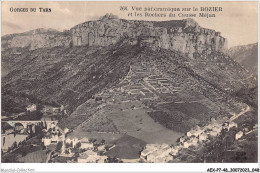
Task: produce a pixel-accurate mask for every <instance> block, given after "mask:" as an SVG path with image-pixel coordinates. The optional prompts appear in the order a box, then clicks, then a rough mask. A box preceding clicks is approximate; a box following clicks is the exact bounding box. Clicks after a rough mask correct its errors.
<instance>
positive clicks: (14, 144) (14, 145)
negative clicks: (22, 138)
mask: <svg viewBox="0 0 260 173" xmlns="http://www.w3.org/2000/svg"><path fill="white" fill-rule="evenodd" d="M13 147H14V149H15V148H17V142H16V141H14V143H13Z"/></svg>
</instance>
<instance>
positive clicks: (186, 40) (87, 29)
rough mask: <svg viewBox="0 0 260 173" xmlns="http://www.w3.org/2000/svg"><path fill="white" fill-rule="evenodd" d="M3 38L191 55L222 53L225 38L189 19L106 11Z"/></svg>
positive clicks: (11, 43) (15, 43)
mask: <svg viewBox="0 0 260 173" xmlns="http://www.w3.org/2000/svg"><path fill="white" fill-rule="evenodd" d="M10 38H11V39H3V43H2V46H3V45H4V48H10V47H28V46H29V47H30V49H37V48H41V47H54V46H69V45H70V44H72V45H73V46H81V45H87V46H109V45H113V44H115V43H117V42H119V41H122V40H123V41H126V42H128V43H129V44H132V45H140V46H150V47H153V48H154V49H157V48H163V49H170V50H177V51H180V52H182V53H185V54H187V55H190V56H192V55H193V54H194V53H196V52H197V53H211V52H214V51H216V52H226V51H227V40H226V38H224V37H222V36H221V35H220V33H219V32H216V31H214V30H211V29H206V28H202V27H200V26H199V25H198V23H197V22H195V21H194V20H193V19H184V20H173V21H161V22H152V21H134V20H124V19H119V18H118V17H116V16H114V15H112V14H107V15H105V16H103V17H101V18H100V19H99V20H97V21H88V22H85V23H82V24H79V25H77V26H75V27H73V28H71V30H70V31H66V33H65V32H57V31H51V32H50V31H49V30H47V31H46V30H44V31H41V32H35V33H33V34H18V35H14V36H12V37H10Z"/></svg>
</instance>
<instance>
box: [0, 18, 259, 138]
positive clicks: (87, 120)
mask: <svg viewBox="0 0 260 173" xmlns="http://www.w3.org/2000/svg"><path fill="white" fill-rule="evenodd" d="M36 38H37V39H36ZM38 38H39V39H38ZM3 40H5V42H4V43H3V44H2V47H4V49H3V51H2V65H3V66H4V67H5V68H6V69H7V70H5V71H6V74H5V75H4V76H3V77H2V93H1V94H2V103H4V104H3V105H2V115H3V116H7V117H8V116H10V115H12V114H17V113H20V112H21V111H22V110H24V109H25V107H26V106H27V105H28V104H33V103H37V104H49V105H57V106H60V105H64V106H65V110H66V111H67V116H69V117H67V118H66V119H63V120H62V121H60V126H62V127H68V128H70V129H74V130H75V131H77V132H78V134H80V133H81V134H82V132H84V133H87V132H91V131H96V132H109V133H128V135H130V136H133V137H135V138H139V139H140V138H141V139H142V138H145V137H146V138H145V142H154V140H155V138H153V139H151V138H149V133H153V134H154V135H157V137H158V138H157V139H160V133H161V132H162V131H163V132H164V133H165V134H167V135H168V137H167V138H165V139H164V140H166V142H168V143H171V142H172V141H176V138H177V136H178V135H180V134H179V133H180V132H182V133H183V132H186V131H187V130H189V129H191V128H192V127H193V126H195V125H196V124H205V123H206V122H208V121H209V119H210V118H211V117H215V118H218V117H223V116H227V117H230V116H231V115H232V114H236V113H239V112H241V110H242V109H244V108H245V107H247V104H250V101H252V98H250V97H246V96H244V95H247V94H246V93H247V92H249V91H250V90H252V91H254V89H253V88H255V87H256V86H257V81H256V79H255V78H254V77H253V76H250V74H249V73H248V72H247V71H246V70H245V69H244V68H243V67H242V66H241V65H240V64H238V63H237V62H236V61H234V60H233V59H232V58H230V57H229V56H227V55H226V54H225V52H226V48H227V40H226V39H225V38H223V37H222V36H221V35H220V33H219V32H216V31H214V30H209V29H205V28H201V27H200V26H199V25H198V24H197V22H195V21H194V20H191V19H185V20H178V21H164V22H147V21H127V20H123V19H118V18H116V17H115V16H111V15H106V16H104V17H102V18H100V20H97V21H90V22H85V23H83V24H79V25H77V26H75V27H73V28H72V29H71V30H69V31H66V32H57V31H53V30H41V29H40V30H36V31H30V32H26V33H22V34H14V35H11V36H6V37H4V39H3ZM17 40H20V41H17ZM21 40H24V42H21ZM244 93H245V94H244ZM241 95H243V96H241ZM253 97H254V96H253ZM255 100H257V99H255V98H254V101H255ZM254 101H253V102H254ZM251 105H252V104H251ZM91 124H92V125H91ZM93 124H95V125H93ZM104 124H106V125H104ZM99 126H102V128H101V127H100V128H99ZM173 131H174V135H173V134H172V133H173ZM129 133H130V134H129ZM167 135H165V136H167ZM150 136H151V135H150ZM170 136H175V137H174V138H171V139H169V137H170Z"/></svg>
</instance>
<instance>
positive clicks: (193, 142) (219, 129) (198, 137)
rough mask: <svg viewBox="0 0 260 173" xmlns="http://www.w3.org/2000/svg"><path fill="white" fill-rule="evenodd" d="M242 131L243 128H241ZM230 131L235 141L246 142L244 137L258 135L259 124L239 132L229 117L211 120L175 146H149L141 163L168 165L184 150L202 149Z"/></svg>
mask: <svg viewBox="0 0 260 173" xmlns="http://www.w3.org/2000/svg"><path fill="white" fill-rule="evenodd" d="M231 119H233V118H231ZM240 129H241V128H240ZM230 130H235V131H236V133H235V139H234V140H235V141H238V142H240V141H244V140H245V139H243V137H244V136H246V135H249V134H252V133H253V132H256V133H257V130H258V124H255V125H254V126H253V127H251V128H250V127H244V128H242V130H238V124H237V123H235V122H233V121H230V120H228V118H227V117H224V118H222V119H219V120H216V119H214V118H212V119H211V123H210V124H208V125H207V126H205V127H199V126H196V127H195V128H193V129H191V130H190V131H188V132H187V133H186V134H185V136H182V137H181V138H179V139H178V143H177V145H175V146H170V145H167V144H147V145H146V147H145V149H144V150H143V151H142V152H141V155H140V161H141V162H147V163H167V162H171V161H174V160H175V158H176V155H178V152H180V151H182V150H183V149H189V148H190V149H191V150H195V149H194V148H191V147H195V148H196V147H201V146H202V145H205V144H207V142H210V141H211V140H212V138H216V137H217V136H219V135H221V134H223V133H225V132H229V131H230Z"/></svg>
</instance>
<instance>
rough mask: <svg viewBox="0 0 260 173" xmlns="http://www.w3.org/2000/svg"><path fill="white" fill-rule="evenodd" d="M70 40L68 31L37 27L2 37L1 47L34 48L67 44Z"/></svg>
mask: <svg viewBox="0 0 260 173" xmlns="http://www.w3.org/2000/svg"><path fill="white" fill-rule="evenodd" d="M70 42H71V34H70V31H64V32H59V31H56V30H53V29H43V28H39V29H36V30H31V31H28V32H25V33H21V34H11V35H7V36H4V37H2V49H3V50H4V49H6V48H29V49H30V50H35V49H38V48H44V47H56V46H69V44H70Z"/></svg>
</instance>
